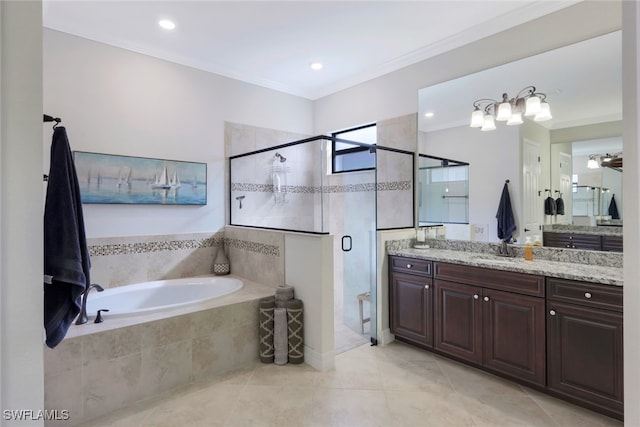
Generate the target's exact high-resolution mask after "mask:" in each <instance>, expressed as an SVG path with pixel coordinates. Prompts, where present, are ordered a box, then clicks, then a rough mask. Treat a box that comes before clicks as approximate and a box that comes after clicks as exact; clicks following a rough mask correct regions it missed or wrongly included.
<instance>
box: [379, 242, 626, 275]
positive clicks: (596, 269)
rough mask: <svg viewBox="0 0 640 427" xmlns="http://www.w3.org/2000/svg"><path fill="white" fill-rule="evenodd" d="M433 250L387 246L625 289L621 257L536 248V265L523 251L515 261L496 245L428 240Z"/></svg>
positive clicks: (457, 261)
mask: <svg viewBox="0 0 640 427" xmlns="http://www.w3.org/2000/svg"><path fill="white" fill-rule="evenodd" d="M427 244H428V245H429V246H431V248H430V249H414V248H413V247H412V246H413V239H406V240H401V241H398V240H396V241H392V242H388V243H387V253H388V254H390V255H400V256H407V257H413V258H422V259H430V260H434V261H442V262H449V263H454V264H464V265H471V266H475V267H484V268H493V269H496V270H506V271H515V272H519V273H525V274H539V275H544V276H549V277H559V278H564V279H570V280H580V281H586V282H594V283H602V284H607V285H615V286H622V256H621V255H622V254H618V253H610V252H597V251H581V250H576V249H568V250H567V249H562V248H559V249H556V248H545V247H538V248H534V257H533V261H525V260H524V257H523V248H522V247H519V246H514V245H509V246H510V248H512V249H514V251H515V253H516V256H515V257H514V258H502V257H497V256H495V255H494V254H495V253H496V251H497V249H498V248H499V246H500V245H499V244H495V243H479V242H466V241H456V240H444V239H443V240H427Z"/></svg>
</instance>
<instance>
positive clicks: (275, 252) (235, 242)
mask: <svg viewBox="0 0 640 427" xmlns="http://www.w3.org/2000/svg"><path fill="white" fill-rule="evenodd" d="M224 244H225V245H226V246H227V247H231V248H236V249H242V250H245V251H249V252H256V253H259V254H262V255H269V256H275V257H279V256H280V248H279V247H278V246H276V245H267V244H265V243H258V242H249V241H247V240H240V239H230V238H226V237H225V239H224Z"/></svg>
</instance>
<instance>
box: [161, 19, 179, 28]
mask: <svg viewBox="0 0 640 427" xmlns="http://www.w3.org/2000/svg"><path fill="white" fill-rule="evenodd" d="M158 25H160V26H161V27H162V28H164V29H165V30H173V29H174V28H176V24H174V23H173V21H169V20H168V19H161V20H160V21H158Z"/></svg>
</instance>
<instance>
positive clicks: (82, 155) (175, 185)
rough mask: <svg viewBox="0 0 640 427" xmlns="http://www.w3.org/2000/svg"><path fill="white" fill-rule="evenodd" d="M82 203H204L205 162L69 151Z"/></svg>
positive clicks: (197, 204)
mask: <svg viewBox="0 0 640 427" xmlns="http://www.w3.org/2000/svg"><path fill="white" fill-rule="evenodd" d="M73 159H74V163H75V167H76V173H77V175H78V184H79V187H80V198H81V200H82V203H83V204H115V205H123V204H124V205H193V206H204V205H206V204H207V164H206V163H200V162H190V161H183V160H168V159H159V158H152V157H137V156H127V155H121V154H106V153H95V152H89V151H73Z"/></svg>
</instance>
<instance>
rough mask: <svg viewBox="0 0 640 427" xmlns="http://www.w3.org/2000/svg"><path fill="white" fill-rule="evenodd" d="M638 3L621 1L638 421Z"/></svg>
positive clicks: (629, 394) (628, 286)
mask: <svg viewBox="0 0 640 427" xmlns="http://www.w3.org/2000/svg"><path fill="white" fill-rule="evenodd" d="M639 39H640V4H638V2H624V5H623V28H622V53H623V55H622V86H623V88H622V89H623V90H622V111H623V121H624V130H623V134H622V137H623V141H624V162H625V165H624V166H625V168H624V170H625V171H624V174H623V183H622V186H623V188H624V201H625V205H624V213H623V216H624V218H626V219H625V224H624V283H625V286H624V403H625V405H624V408H625V413H624V421H625V425H629V426H638V425H640V405H638V401H640V388H638V382H639V381H640V364H638V359H640V327H639V326H638V325H640V310H638V307H639V306H640V286H637V285H638V280H639V279H640V263H638V258H640V215H639V213H640V203H639V202H638V194H640V172H639V169H640V151H638V138H640V120H638V118H640V64H639V63H638V61H639V58H640V42H639V41H638V40H639Z"/></svg>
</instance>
